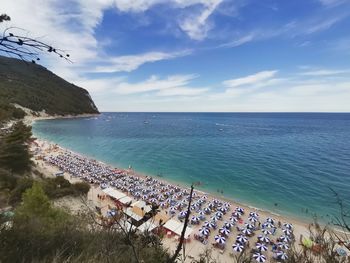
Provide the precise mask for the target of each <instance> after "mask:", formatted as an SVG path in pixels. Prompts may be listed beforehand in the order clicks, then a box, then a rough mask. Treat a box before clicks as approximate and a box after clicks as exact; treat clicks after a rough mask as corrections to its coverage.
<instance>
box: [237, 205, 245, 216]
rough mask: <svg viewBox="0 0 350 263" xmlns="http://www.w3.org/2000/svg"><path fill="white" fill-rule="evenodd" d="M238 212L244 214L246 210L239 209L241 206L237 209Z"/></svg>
mask: <svg viewBox="0 0 350 263" xmlns="http://www.w3.org/2000/svg"><path fill="white" fill-rule="evenodd" d="M236 211H237V212H239V213H241V214H244V208H242V207H239V206H238V207H236Z"/></svg>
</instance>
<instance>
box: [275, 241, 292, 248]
mask: <svg viewBox="0 0 350 263" xmlns="http://www.w3.org/2000/svg"><path fill="white" fill-rule="evenodd" d="M277 246H278V247H280V248H282V249H289V246H288V244H286V243H283V242H279V243H277Z"/></svg>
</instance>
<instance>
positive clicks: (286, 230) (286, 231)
mask: <svg viewBox="0 0 350 263" xmlns="http://www.w3.org/2000/svg"><path fill="white" fill-rule="evenodd" d="M282 231H283V233H284V234H285V235H288V236H289V235H291V234H292V231H291V230H289V229H283V230H282Z"/></svg>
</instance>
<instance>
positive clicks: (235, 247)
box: [232, 243, 244, 252]
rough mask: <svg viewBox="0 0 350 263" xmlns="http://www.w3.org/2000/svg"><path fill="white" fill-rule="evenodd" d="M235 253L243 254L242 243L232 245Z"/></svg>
mask: <svg viewBox="0 0 350 263" xmlns="http://www.w3.org/2000/svg"><path fill="white" fill-rule="evenodd" d="M232 248H233V251H235V252H242V251H243V250H244V246H243V245H242V244H240V243H235V244H233V245H232Z"/></svg>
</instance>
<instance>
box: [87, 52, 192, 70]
mask: <svg viewBox="0 0 350 263" xmlns="http://www.w3.org/2000/svg"><path fill="white" fill-rule="evenodd" d="M191 52H192V51H191V50H184V51H181V52H170V53H164V52H147V53H143V54H138V55H127V56H120V57H112V58H110V59H107V65H104V66H97V67H96V69H95V70H93V71H94V72H109V73H111V72H122V71H124V72H131V71H133V70H135V69H137V68H139V67H140V66H141V65H143V64H145V63H152V62H156V61H161V60H167V59H174V58H177V57H182V56H186V55H189V54H191Z"/></svg>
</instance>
